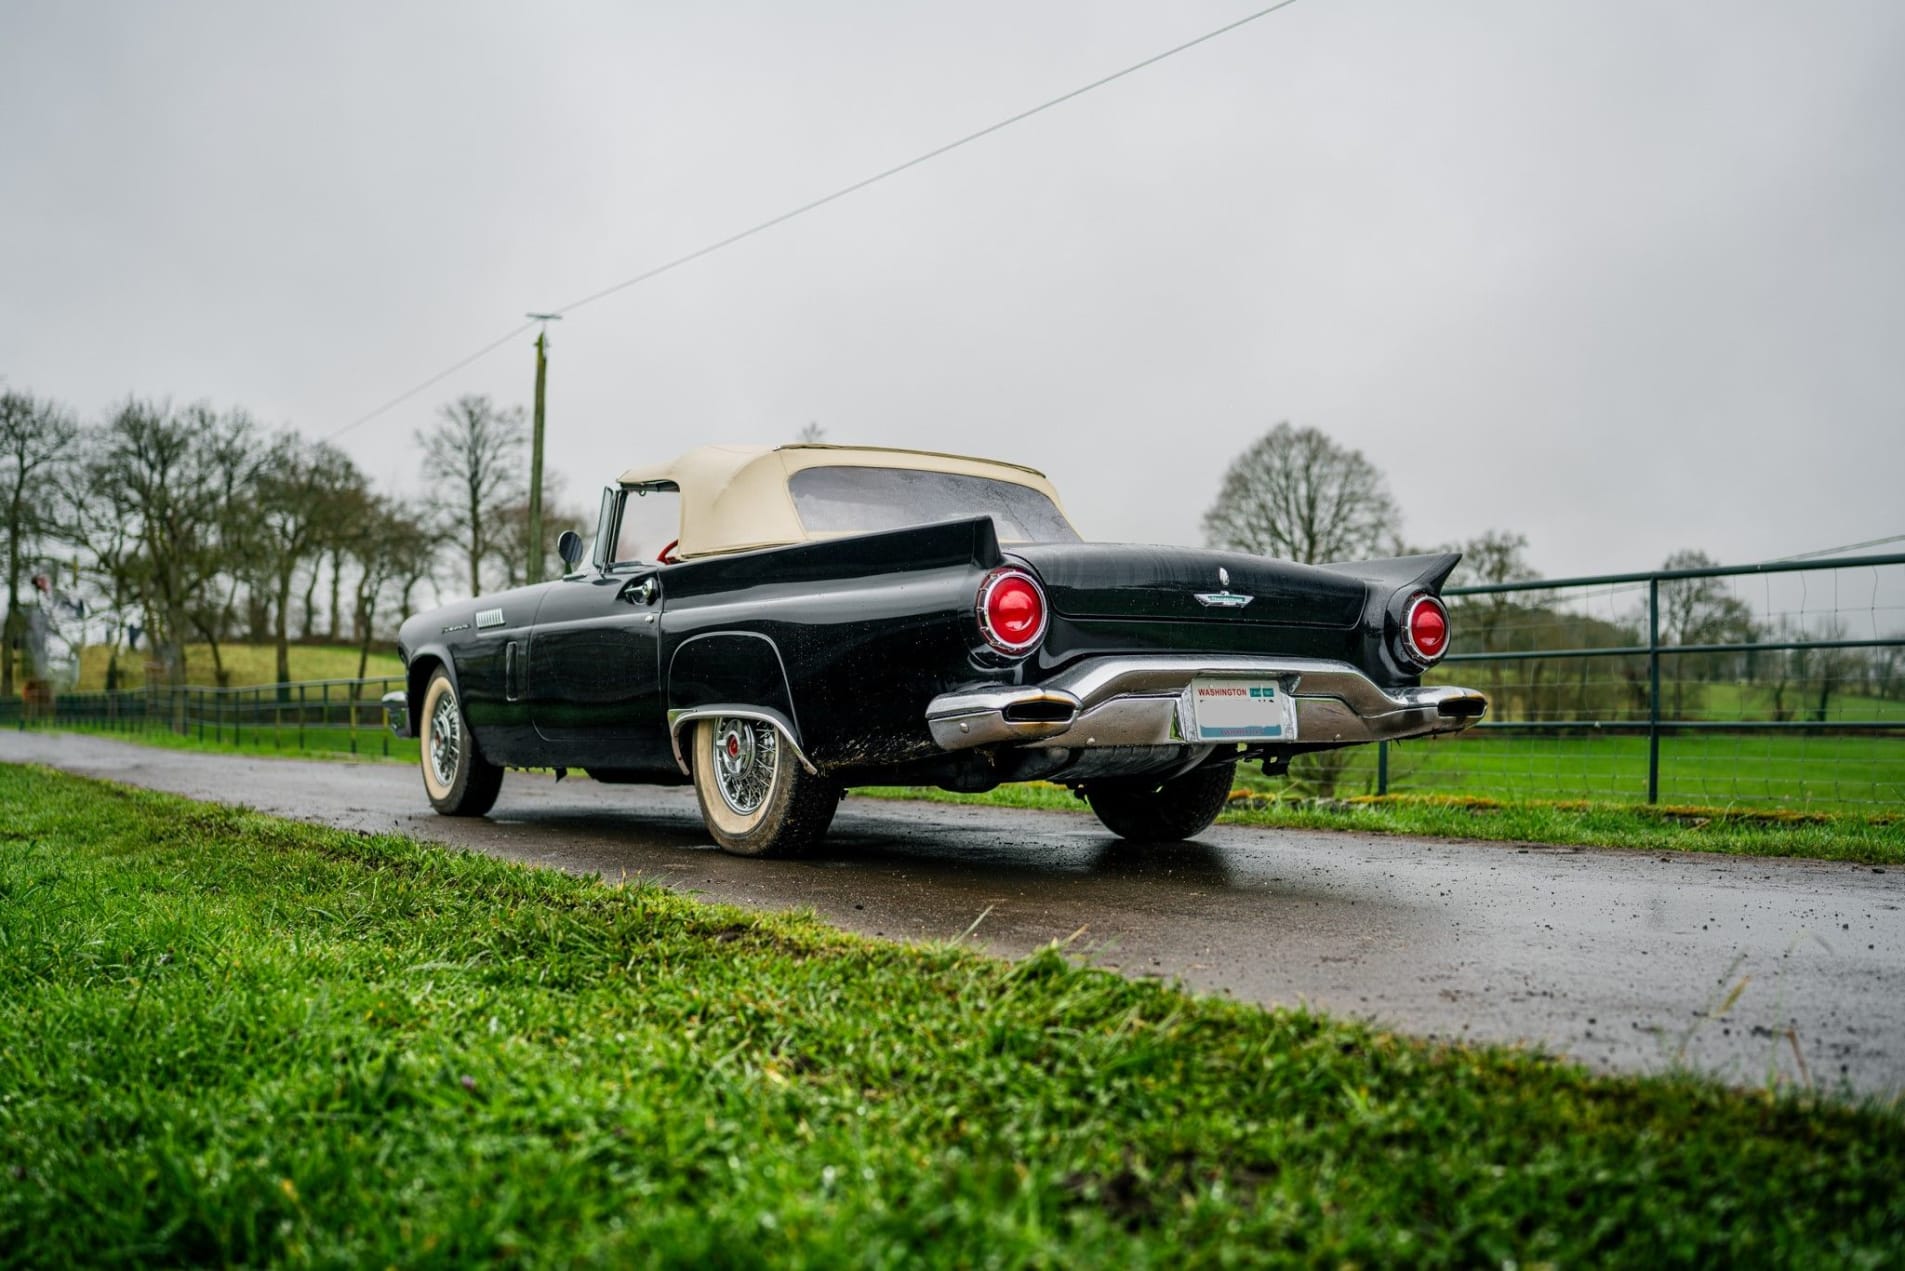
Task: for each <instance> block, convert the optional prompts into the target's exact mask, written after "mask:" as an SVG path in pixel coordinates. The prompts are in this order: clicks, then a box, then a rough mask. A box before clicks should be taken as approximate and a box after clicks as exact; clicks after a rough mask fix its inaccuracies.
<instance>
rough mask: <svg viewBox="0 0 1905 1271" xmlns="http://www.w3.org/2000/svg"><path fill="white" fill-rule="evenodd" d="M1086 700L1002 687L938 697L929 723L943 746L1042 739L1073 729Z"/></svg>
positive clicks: (1050, 691) (1045, 690)
mask: <svg viewBox="0 0 1905 1271" xmlns="http://www.w3.org/2000/svg"><path fill="white" fill-rule="evenodd" d="M1082 709H1084V704H1083V703H1082V702H1080V701H1079V700H1078V697H1077V695H1076V694H1073V693H1067V692H1065V691H1064V690H1063V689H1049V688H997V689H980V690H977V691H975V692H971V693H948V694H946V695H945V696H943V697H938V698H935V699H933V706H932V710H931V712H930V713H928V715H927V716H926V727H927V729H928V730H930V731H931V733H932V734H933V741H934V742H936V743H938V745H939V747H940V748H941V749H942V750H964V749H966V748H967V747H968V746H988V745H992V744H994V743H997V742H1015V741H1016V742H1026V741H1039V740H1041V739H1043V738H1046V737H1056V736H1058V735H1059V734H1060V733H1062V732H1066V731H1068V730H1069V729H1070V728H1071V726H1072V725H1073V724H1074V723H1076V722H1077V720H1078V712H1079V711H1080V710H1082Z"/></svg>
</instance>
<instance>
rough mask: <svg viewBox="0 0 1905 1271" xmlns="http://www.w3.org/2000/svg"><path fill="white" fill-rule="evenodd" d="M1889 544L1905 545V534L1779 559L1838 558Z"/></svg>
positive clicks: (1869, 539) (1842, 544) (1823, 548)
mask: <svg viewBox="0 0 1905 1271" xmlns="http://www.w3.org/2000/svg"><path fill="white" fill-rule="evenodd" d="M1887 543H1905V534H1893V535H1891V536H1890V537H1887V538H1868V539H1866V540H1865V541H1864V542H1863V543H1841V544H1840V545H1839V546H1837V547H1822V548H1820V549H1819V550H1818V551H1816V552H1799V553H1797V554H1796V555H1792V556H1781V557H1779V558H1778V559H1779V560H1782V561H1786V560H1811V559H1812V558H1813V557H1815V556H1837V555H1839V554H1841V553H1842V552H1856V551H1860V550H1861V549H1863V548H1867V547H1883V546H1885V545H1886V544H1887Z"/></svg>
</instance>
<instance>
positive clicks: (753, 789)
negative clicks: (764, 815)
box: [709, 718, 780, 816]
mask: <svg viewBox="0 0 1905 1271" xmlns="http://www.w3.org/2000/svg"><path fill="white" fill-rule="evenodd" d="M710 749H711V750H712V752H713V753H712V754H711V755H710V756H709V759H710V760H711V761H712V763H713V765H714V778H715V785H716V788H717V789H719V791H720V792H721V801H722V802H723V803H726V804H727V805H728V808H729V810H730V811H732V812H734V813H736V814H737V815H740V816H752V815H753V814H754V813H756V812H758V811H760V809H761V806H762V805H763V804H765V803H766V802H767V799H768V796H769V795H770V794H772V793H773V791H774V775H775V773H776V771H777V770H778V766H779V759H780V747H779V744H778V742H777V740H776V734H775V731H774V729H773V727H772V726H771V725H767V724H759V723H756V722H755V721H753V720H751V719H732V718H728V719H720V720H717V721H715V726H714V740H713V745H712V746H711V747H710Z"/></svg>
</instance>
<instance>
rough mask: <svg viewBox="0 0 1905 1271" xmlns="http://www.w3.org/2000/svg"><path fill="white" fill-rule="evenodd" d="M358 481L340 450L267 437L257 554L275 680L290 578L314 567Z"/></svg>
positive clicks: (284, 677) (283, 656) (283, 652)
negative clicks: (267, 596) (268, 605)
mask: <svg viewBox="0 0 1905 1271" xmlns="http://www.w3.org/2000/svg"><path fill="white" fill-rule="evenodd" d="M363 486H364V478H363V474H362V473H360V472H359V471H358V470H357V466H356V465H355V464H353V463H352V462H351V460H350V457H349V456H348V455H346V454H344V452H343V451H341V450H339V449H337V448H336V447H335V446H330V445H327V444H325V443H323V442H317V443H309V442H305V441H303V440H302V439H300V438H298V437H296V436H292V435H289V434H286V435H283V436H280V437H279V438H278V439H277V440H276V441H275V442H273V443H272V447H271V451H270V454H269V455H268V457H267V458H266V461H265V462H264V464H263V465H262V466H261V468H260V470H259V474H258V495H257V513H256V523H257V529H258V543H259V553H258V556H259V560H260V562H261V564H262V565H263V566H264V567H265V569H266V571H267V579H268V582H269V585H270V587H271V589H272V596H271V598H272V603H273V606H274V613H273V615H272V617H273V627H274V630H273V636H274V642H275V644H276V646H277V654H278V657H277V676H278V682H279V683H280V684H288V683H290V681H291V588H292V584H293V582H294V580H296V579H297V577H298V576H299V575H300V574H301V573H303V572H304V571H305V570H307V569H308V570H311V571H316V570H317V569H318V567H319V557H320V554H321V553H322V552H323V551H324V550H325V548H326V546H327V545H328V544H327V536H328V535H329V534H331V533H333V532H334V526H335V525H336V522H337V519H338V515H339V508H340V506H341V505H342V504H344V503H345V502H346V501H348V499H349V498H350V496H351V492H352V491H354V490H360V489H362V488H363Z"/></svg>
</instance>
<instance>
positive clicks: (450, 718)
mask: <svg viewBox="0 0 1905 1271" xmlns="http://www.w3.org/2000/svg"><path fill="white" fill-rule="evenodd" d="M422 720H423V728H422V730H421V731H420V732H419V733H418V734H417V740H418V742H419V743H420V745H419V746H418V749H419V750H420V751H421V752H422V754H421V756H420V762H421V763H422V766H423V790H424V793H425V794H427V795H429V796H430V806H431V807H433V808H435V809H436V810H437V811H438V812H440V813H442V814H443V815H444V816H482V815H483V814H484V813H485V812H488V811H489V810H490V809H491V808H493V807H495V806H496V795H497V792H498V791H500V790H501V789H502V788H503V770H502V768H501V767H499V766H498V765H496V764H493V763H491V762H490V761H489V760H487V759H485V758H483V752H482V751H481V750H480V749H478V747H477V744H476V734H475V733H472V732H471V731H470V722H469V720H467V719H465V718H464V717H463V707H462V706H461V705H460V704H459V703H458V702H457V700H456V689H455V688H454V687H453V686H452V685H451V683H450V677H449V674H448V673H447V672H445V671H444V670H443V669H442V668H438V669H437V671H436V672H435V674H433V675H431V677H430V687H429V688H427V689H425V690H424V693H423V715H422Z"/></svg>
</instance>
